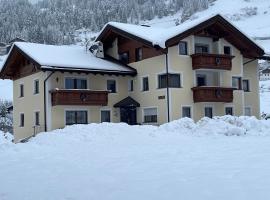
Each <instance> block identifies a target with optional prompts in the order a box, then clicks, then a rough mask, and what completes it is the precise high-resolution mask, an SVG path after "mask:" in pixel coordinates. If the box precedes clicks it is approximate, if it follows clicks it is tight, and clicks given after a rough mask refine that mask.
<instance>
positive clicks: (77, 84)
mask: <svg viewBox="0 0 270 200" xmlns="http://www.w3.org/2000/svg"><path fill="white" fill-rule="evenodd" d="M65 88H66V89H87V80H86V79H77V78H66V79H65Z"/></svg>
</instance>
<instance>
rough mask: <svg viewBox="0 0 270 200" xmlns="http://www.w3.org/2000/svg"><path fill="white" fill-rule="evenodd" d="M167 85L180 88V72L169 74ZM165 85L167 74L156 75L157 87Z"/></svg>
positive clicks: (164, 86)
mask: <svg viewBox="0 0 270 200" xmlns="http://www.w3.org/2000/svg"><path fill="white" fill-rule="evenodd" d="M168 83H169V86H168V87H172V88H180V87H181V76H180V74H169V76H168ZM166 87H167V74H161V75H158V88H166Z"/></svg>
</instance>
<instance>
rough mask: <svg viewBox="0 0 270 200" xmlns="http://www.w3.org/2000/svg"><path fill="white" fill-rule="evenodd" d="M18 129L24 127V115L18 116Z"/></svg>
mask: <svg viewBox="0 0 270 200" xmlns="http://www.w3.org/2000/svg"><path fill="white" fill-rule="evenodd" d="M20 127H24V113H21V114H20Z"/></svg>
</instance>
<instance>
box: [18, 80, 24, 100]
mask: <svg viewBox="0 0 270 200" xmlns="http://www.w3.org/2000/svg"><path fill="white" fill-rule="evenodd" d="M23 97H24V84H23V83H20V84H19V98H23Z"/></svg>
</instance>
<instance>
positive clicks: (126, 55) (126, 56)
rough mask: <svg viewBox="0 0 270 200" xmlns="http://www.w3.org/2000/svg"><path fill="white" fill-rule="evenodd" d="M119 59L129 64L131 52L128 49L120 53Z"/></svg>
mask: <svg viewBox="0 0 270 200" xmlns="http://www.w3.org/2000/svg"><path fill="white" fill-rule="evenodd" d="M119 60H120V61H122V62H123V63H125V64H128V63H129V52H128V51H126V52H123V53H121V54H119Z"/></svg>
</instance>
